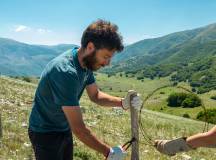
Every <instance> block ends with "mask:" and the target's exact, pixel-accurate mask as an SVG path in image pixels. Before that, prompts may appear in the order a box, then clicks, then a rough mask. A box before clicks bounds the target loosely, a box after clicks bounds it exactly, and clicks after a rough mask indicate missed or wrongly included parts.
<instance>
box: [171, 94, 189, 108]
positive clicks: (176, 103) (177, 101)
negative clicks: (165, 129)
mask: <svg viewBox="0 0 216 160" xmlns="http://www.w3.org/2000/svg"><path fill="white" fill-rule="evenodd" d="M186 97H187V94H186V93H172V94H170V95H169V97H168V99H167V102H168V106H170V107H180V106H181V105H182V102H183V101H184V100H185V98H186Z"/></svg>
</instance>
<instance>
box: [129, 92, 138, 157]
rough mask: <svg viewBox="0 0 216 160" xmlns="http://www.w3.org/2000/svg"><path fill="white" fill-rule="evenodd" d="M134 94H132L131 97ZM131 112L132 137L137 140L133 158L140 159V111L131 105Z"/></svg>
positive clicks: (134, 144)
mask: <svg viewBox="0 0 216 160" xmlns="http://www.w3.org/2000/svg"><path fill="white" fill-rule="evenodd" d="M135 95H136V94H134V95H131V98H132V97H133V96H135ZM130 113H131V133H132V135H131V136H132V137H134V138H135V139H136V140H135V141H134V142H133V143H132V153H131V160H139V122H138V111H137V110H136V109H134V107H130Z"/></svg>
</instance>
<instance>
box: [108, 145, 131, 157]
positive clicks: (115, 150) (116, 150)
mask: <svg viewBox="0 0 216 160" xmlns="http://www.w3.org/2000/svg"><path fill="white" fill-rule="evenodd" d="M126 155H127V153H126V152H125V151H124V149H123V148H122V147H121V146H116V147H112V148H110V152H109V154H108V156H107V158H106V160H124V159H125V158H126Z"/></svg>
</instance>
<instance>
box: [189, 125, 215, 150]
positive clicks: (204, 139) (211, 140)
mask: <svg viewBox="0 0 216 160" xmlns="http://www.w3.org/2000/svg"><path fill="white" fill-rule="evenodd" d="M186 141H187V143H188V144H189V145H190V146H191V147H192V148H197V147H207V146H210V145H215V144H216V127H214V128H212V129H211V130H210V131H208V132H205V133H198V134H196V135H193V136H190V137H188V138H187V140H186Z"/></svg>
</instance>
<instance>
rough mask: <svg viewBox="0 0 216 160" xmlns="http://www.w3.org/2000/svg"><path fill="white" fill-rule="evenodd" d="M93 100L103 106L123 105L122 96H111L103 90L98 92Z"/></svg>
mask: <svg viewBox="0 0 216 160" xmlns="http://www.w3.org/2000/svg"><path fill="white" fill-rule="evenodd" d="M92 101H93V102H95V103H97V104H98V105H102V106H111V107H115V106H119V107H121V106H122V104H121V103H122V102H121V98H120V97H115V96H111V95H108V94H106V93H104V92H101V91H99V92H98V94H97V95H96V96H95V97H94V99H92Z"/></svg>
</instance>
